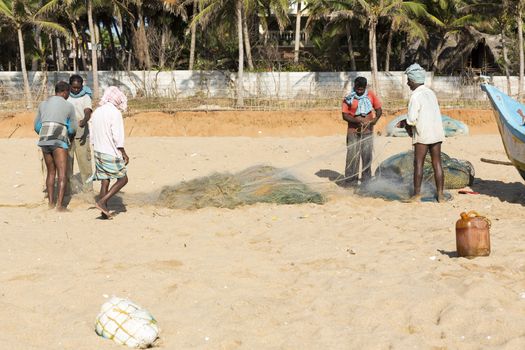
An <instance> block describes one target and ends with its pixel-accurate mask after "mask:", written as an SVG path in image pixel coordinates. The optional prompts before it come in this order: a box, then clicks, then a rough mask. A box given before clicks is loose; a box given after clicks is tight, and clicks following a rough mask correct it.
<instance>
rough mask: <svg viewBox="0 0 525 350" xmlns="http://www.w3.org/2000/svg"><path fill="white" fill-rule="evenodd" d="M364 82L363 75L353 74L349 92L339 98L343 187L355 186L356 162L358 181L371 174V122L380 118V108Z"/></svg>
mask: <svg viewBox="0 0 525 350" xmlns="http://www.w3.org/2000/svg"><path fill="white" fill-rule="evenodd" d="M367 85H368V82H367V80H366V78H364V77H357V78H356V79H355V80H354V88H353V90H352V92H351V93H350V94H349V95H348V96H346V97H345V98H344V99H343V108H342V114H343V119H344V120H345V121H346V122H347V123H348V130H347V134H346V147H347V150H346V167H345V182H344V185H345V187H347V186H348V187H349V186H357V184H358V180H359V162H360V161H361V162H362V166H361V183H364V182H366V181H368V180H370V178H371V177H372V169H371V165H372V153H373V150H374V125H375V124H376V123H377V121H378V120H379V118H381V114H382V110H381V101H380V100H379V98H377V96H376V95H375V94H374V93H373V92H372V91H369V90H367ZM374 112H375V113H374Z"/></svg>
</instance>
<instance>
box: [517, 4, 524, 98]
mask: <svg viewBox="0 0 525 350" xmlns="http://www.w3.org/2000/svg"><path fill="white" fill-rule="evenodd" d="M522 13H523V0H519V2H518V17H517V18H516V21H517V22H518V47H519V50H520V78H519V82H518V84H519V85H518V99H519V101H521V100H522V98H523V75H524V70H525V57H524V55H523V18H522V17H521V15H522Z"/></svg>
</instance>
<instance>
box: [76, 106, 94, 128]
mask: <svg viewBox="0 0 525 350" xmlns="http://www.w3.org/2000/svg"><path fill="white" fill-rule="evenodd" d="M91 113H93V110H92V109H91V108H85V109H84V118H83V119H82V120H80V121H79V122H78V126H80V127H84V126H86V125H87V123H88V122H89V119H91Z"/></svg>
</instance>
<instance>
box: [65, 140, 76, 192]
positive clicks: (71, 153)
mask: <svg viewBox="0 0 525 350" xmlns="http://www.w3.org/2000/svg"><path fill="white" fill-rule="evenodd" d="M77 142H78V141H77V139H73V140H72V141H71V145H70V146H69V150H68V152H67V189H66V192H67V194H68V195H72V194H73V175H74V170H73V169H74V165H75V151H76V149H77ZM77 158H78V157H77Z"/></svg>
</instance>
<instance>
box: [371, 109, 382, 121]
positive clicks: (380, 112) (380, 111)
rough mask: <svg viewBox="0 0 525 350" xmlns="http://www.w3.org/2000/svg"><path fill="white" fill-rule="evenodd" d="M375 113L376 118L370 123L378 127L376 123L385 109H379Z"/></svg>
mask: <svg viewBox="0 0 525 350" xmlns="http://www.w3.org/2000/svg"><path fill="white" fill-rule="evenodd" d="M375 111H376V116H375V118H374V119H372V121H371V122H370V124H371V125H376V123H377V121H378V120H379V118H381V116H382V115H383V109H382V108H381V107H379V108H377V109H376V110H375Z"/></svg>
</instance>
